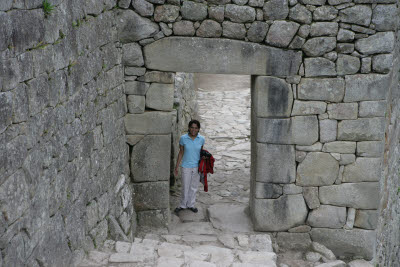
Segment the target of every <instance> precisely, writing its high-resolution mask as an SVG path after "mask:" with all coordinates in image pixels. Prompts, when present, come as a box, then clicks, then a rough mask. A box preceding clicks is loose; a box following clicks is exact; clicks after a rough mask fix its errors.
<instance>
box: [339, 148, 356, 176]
mask: <svg viewBox="0 0 400 267" xmlns="http://www.w3.org/2000/svg"><path fill="white" fill-rule="evenodd" d="M355 161H356V155H354V154H340V161H339V164H340V165H348V164H351V163H353V162H355ZM339 172H340V171H339ZM339 176H340V174H339ZM338 179H339V178H338ZM340 181H341V179H340Z"/></svg>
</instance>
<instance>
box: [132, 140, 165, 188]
mask: <svg viewBox="0 0 400 267" xmlns="http://www.w3.org/2000/svg"><path fill="white" fill-rule="evenodd" d="M170 155H171V136H170V135H147V136H145V137H144V138H143V139H142V140H140V141H139V142H138V143H137V144H136V145H135V146H134V147H133V148H132V156H131V175H132V178H133V181H134V182H136V183H137V182H149V181H167V180H168V179H169V173H170V172H169V168H170Z"/></svg>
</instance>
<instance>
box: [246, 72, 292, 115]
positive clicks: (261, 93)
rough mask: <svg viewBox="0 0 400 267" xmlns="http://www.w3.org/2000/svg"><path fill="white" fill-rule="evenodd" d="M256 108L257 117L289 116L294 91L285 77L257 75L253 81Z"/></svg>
mask: <svg viewBox="0 0 400 267" xmlns="http://www.w3.org/2000/svg"><path fill="white" fill-rule="evenodd" d="M253 86H254V87H253V94H254V99H255V103H254V104H253V105H254V109H255V111H256V116H257V117H265V118H268V117H275V118H276V117H289V116H290V111H291V110H292V104H293V91H292V90H291V88H290V86H289V84H288V83H286V82H285V80H283V79H279V78H275V77H265V76H257V77H256V78H255V80H254V83H253Z"/></svg>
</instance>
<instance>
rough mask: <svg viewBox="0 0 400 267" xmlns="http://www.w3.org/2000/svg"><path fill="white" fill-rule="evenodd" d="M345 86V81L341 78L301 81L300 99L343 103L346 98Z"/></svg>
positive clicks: (299, 88)
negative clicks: (344, 97)
mask: <svg viewBox="0 0 400 267" xmlns="http://www.w3.org/2000/svg"><path fill="white" fill-rule="evenodd" d="M344 85H345V84H344V80H343V79H341V78H325V79H313V78H306V79H301V81H300V84H299V86H298V98H299V99H302V100H326V101H330V102H341V101H342V100H343V96H344Z"/></svg>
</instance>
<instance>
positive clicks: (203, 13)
mask: <svg viewBox="0 0 400 267" xmlns="http://www.w3.org/2000/svg"><path fill="white" fill-rule="evenodd" d="M181 14H182V17H183V18H184V19H188V20H192V21H197V20H203V19H205V18H206V17H207V5H205V4H202V3H196V2H192V1H183V3H182V6H181Z"/></svg>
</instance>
